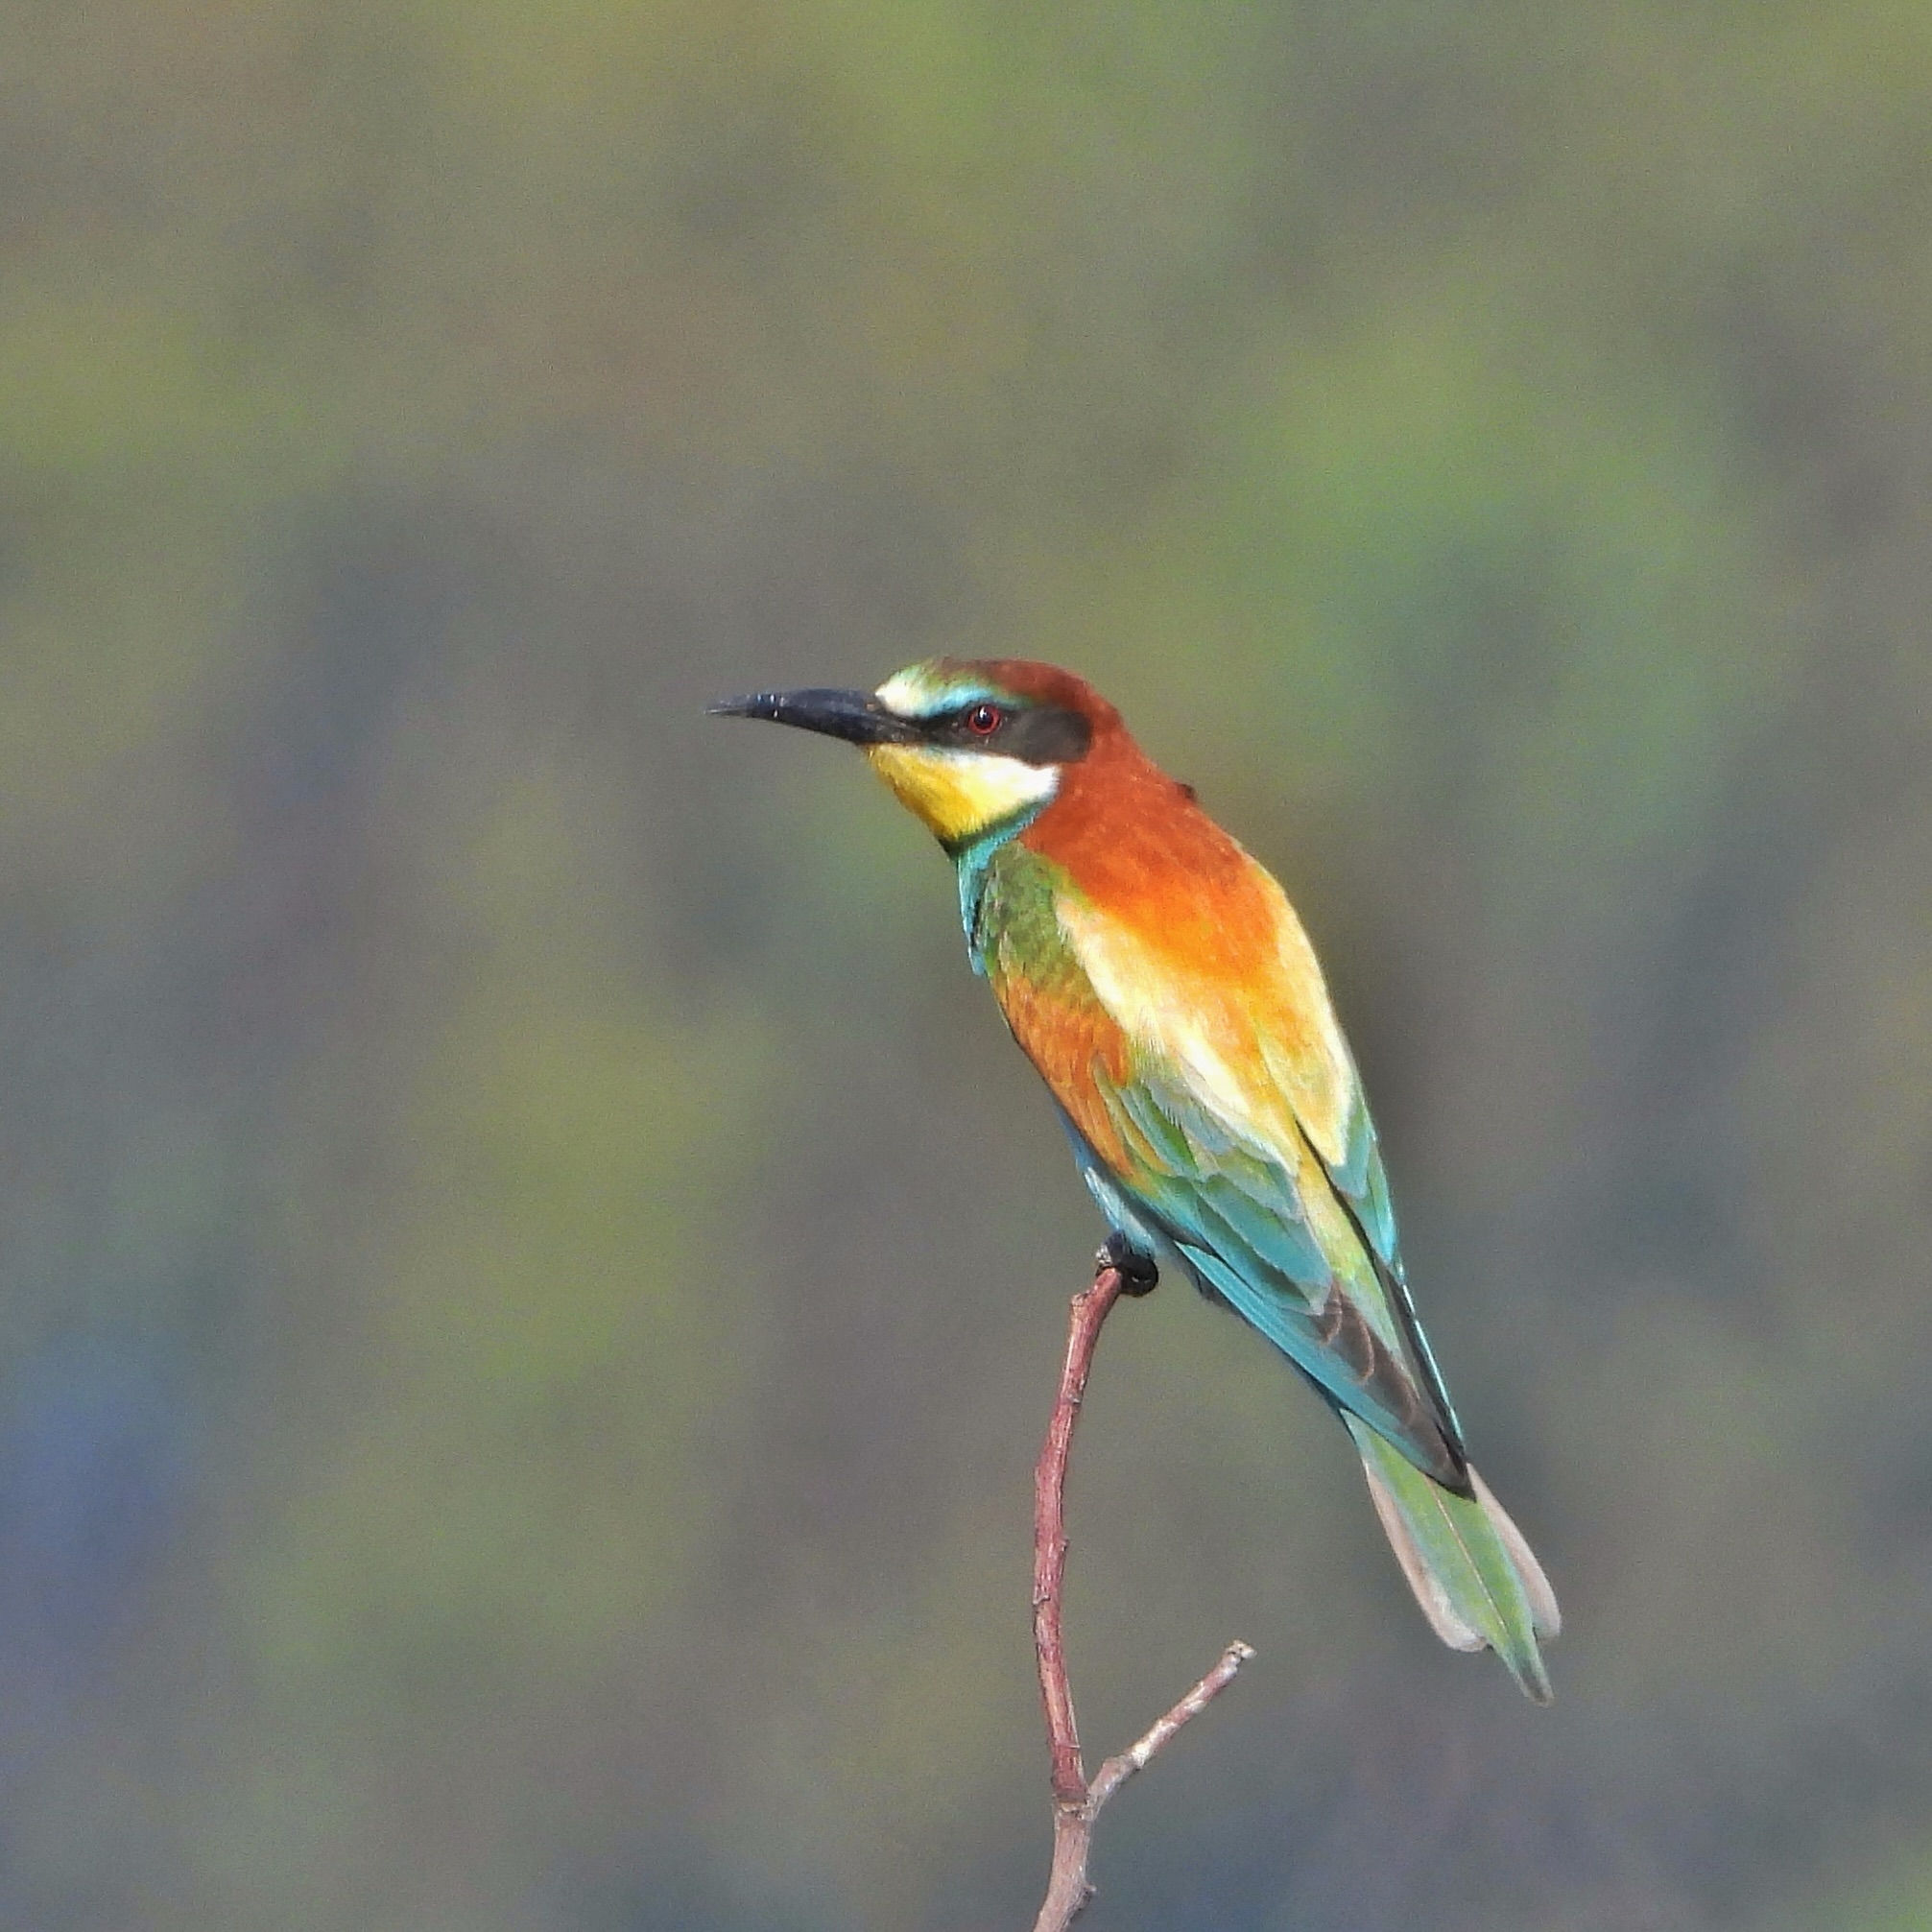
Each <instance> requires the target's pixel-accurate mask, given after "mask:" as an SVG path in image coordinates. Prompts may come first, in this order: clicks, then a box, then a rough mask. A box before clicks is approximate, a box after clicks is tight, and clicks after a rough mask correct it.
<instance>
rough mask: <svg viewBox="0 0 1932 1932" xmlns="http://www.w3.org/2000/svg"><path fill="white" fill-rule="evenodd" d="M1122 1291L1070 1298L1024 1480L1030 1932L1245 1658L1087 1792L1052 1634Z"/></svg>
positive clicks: (1214, 1675)
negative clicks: (1032, 1763) (1036, 1867)
mask: <svg viewBox="0 0 1932 1932" xmlns="http://www.w3.org/2000/svg"><path fill="white" fill-rule="evenodd" d="M1124 1286H1125V1282H1124V1280H1123V1277H1122V1276H1121V1273H1120V1271H1119V1270H1118V1269H1117V1268H1114V1267H1112V1266H1111V1265H1109V1263H1108V1262H1107V1261H1106V1260H1105V1259H1103V1261H1102V1263H1101V1265H1100V1267H1099V1269H1098V1270H1097V1271H1096V1273H1095V1275H1094V1277H1093V1285H1092V1286H1091V1287H1090V1288H1086V1289H1083V1290H1082V1292H1081V1293H1080V1294H1078V1295H1076V1296H1075V1297H1074V1298H1073V1304H1072V1309H1071V1313H1070V1318H1069V1321H1068V1324H1067V1333H1066V1359H1065V1362H1064V1363H1063V1365H1062V1366H1061V1373H1060V1391H1059V1394H1058V1395H1056V1397H1055V1399H1054V1405H1053V1415H1052V1417H1051V1419H1049V1421H1048V1423H1047V1429H1046V1441H1045V1442H1044V1443H1042V1444H1041V1445H1040V1451H1039V1462H1038V1466H1037V1467H1035V1470H1034V1480H1033V1504H1034V1508H1033V1529H1034V1545H1033V1640H1034V1652H1035V1655H1036V1657H1037V1658H1038V1664H1039V1696H1040V1704H1041V1705H1042V1707H1043V1708H1044V1710H1045V1712H1046V1733H1047V1745H1048V1749H1049V1751H1050V1752H1051V1753H1052V1762H1053V1869H1052V1872H1051V1873H1050V1875H1049V1878H1048V1881H1047V1890H1046V1898H1045V1900H1044V1901H1043V1903H1042V1904H1041V1906H1040V1908H1039V1917H1038V1919H1037V1920H1035V1921H1034V1932H1066V1928H1067V1927H1068V1926H1070V1925H1071V1924H1072V1923H1073V1921H1074V1920H1075V1919H1077V1918H1078V1917H1079V1916H1080V1914H1081V1912H1082V1911H1083V1910H1085V1906H1086V1902H1087V1900H1088V1899H1089V1898H1091V1897H1092V1896H1093V1885H1092V1882H1091V1881H1090V1880H1089V1879H1088V1877H1087V1858H1088V1853H1089V1850H1090V1849H1091V1846H1092V1842H1093V1822H1094V1820H1095V1819H1096V1818H1097V1817H1099V1815H1100V1810H1101V1807H1102V1806H1103V1805H1104V1804H1106V1802H1107V1801H1108V1800H1109V1799H1110V1798H1111V1797H1112V1796H1113V1794H1114V1793H1115V1792H1116V1791H1118V1790H1119V1789H1120V1787H1121V1786H1122V1785H1123V1784H1125V1783H1126V1782H1127V1780H1128V1779H1129V1778H1130V1777H1133V1775H1134V1773H1135V1772H1137V1771H1143V1770H1145V1769H1146V1767H1147V1765H1148V1764H1149V1763H1150V1762H1151V1761H1152V1759H1153V1758H1154V1757H1155V1756H1156V1755H1157V1753H1159V1752H1160V1751H1161V1750H1163V1749H1164V1748H1165V1747H1166V1745H1167V1744H1168V1743H1169V1741H1170V1740H1171V1739H1172V1738H1173V1737H1174V1735H1175V1733H1176V1732H1177V1731H1179V1730H1180V1729H1181V1726H1183V1725H1184V1724H1187V1723H1189V1722H1190V1721H1191V1720H1192V1719H1194V1718H1196V1717H1199V1716H1200V1715H1201V1713H1202V1712H1203V1711H1204V1710H1205V1709H1206V1708H1207V1706H1208V1705H1210V1704H1212V1703H1213V1702H1214V1700H1215V1699H1216V1698H1217V1697H1219V1696H1220V1695H1221V1693H1222V1692H1223V1691H1224V1690H1226V1689H1227V1687H1228V1684H1229V1683H1231V1682H1233V1681H1234V1676H1235V1673H1236V1672H1237V1671H1239V1670H1240V1668H1241V1666H1242V1665H1243V1664H1244V1663H1246V1662H1247V1661H1248V1659H1249V1658H1252V1656H1253V1655H1254V1653H1253V1651H1252V1650H1251V1649H1250V1648H1249V1647H1248V1645H1246V1644H1245V1643H1231V1644H1229V1645H1228V1648H1227V1649H1226V1650H1225V1651H1223V1652H1222V1654H1221V1660H1220V1662H1218V1663H1217V1664H1216V1665H1215V1666H1214V1668H1213V1669H1212V1670H1210V1671H1209V1672H1208V1673H1207V1675H1206V1676H1205V1677H1204V1678H1203V1679H1202V1680H1201V1682H1199V1683H1197V1684H1196V1685H1195V1686H1194V1688H1193V1689H1192V1690H1190V1691H1189V1692H1188V1693H1187V1695H1186V1696H1185V1697H1183V1698H1182V1699H1181V1702H1180V1703H1179V1704H1177V1705H1175V1706H1174V1708H1173V1709H1172V1710H1170V1711H1169V1712H1167V1714H1166V1715H1165V1716H1164V1717H1161V1718H1159V1719H1157V1721H1156V1722H1155V1723H1154V1724H1153V1725H1152V1726H1151V1727H1150V1728H1149V1729H1148V1730H1147V1732H1146V1734H1145V1735H1144V1736H1142V1737H1141V1738H1140V1739H1139V1740H1138V1741H1137V1742H1136V1743H1135V1744H1133V1746H1131V1747H1130V1748H1129V1749H1128V1750H1126V1751H1124V1752H1122V1753H1119V1755H1118V1756H1115V1757H1109V1759H1108V1760H1107V1762H1106V1763H1105V1764H1103V1765H1102V1766H1101V1767H1100V1772H1099V1775H1098V1776H1097V1777H1095V1778H1094V1780H1093V1782H1092V1783H1091V1784H1088V1782H1087V1781H1086V1768H1085V1764H1084V1763H1083V1762H1082V1760H1081V1754H1080V1727H1079V1724H1078V1722H1077V1721H1076V1719H1075V1716H1074V1709H1073V1692H1072V1689H1071V1687H1070V1686H1069V1684H1068V1682H1067V1674H1066V1650H1065V1645H1064V1643H1063V1641H1062V1639H1061V1591H1062V1588H1063V1586H1064V1584H1065V1581H1066V1516H1065V1500H1066V1470H1067V1464H1068V1461H1069V1459H1070V1458H1071V1456H1072V1453H1073V1429H1074V1424H1075V1422H1076V1421H1078V1419H1079V1418H1080V1405H1081V1401H1082V1399H1083V1398H1084V1396H1085V1394H1086V1377H1087V1371H1088V1370H1090V1369H1091V1368H1092V1366H1093V1351H1094V1348H1095V1346H1096V1344H1098V1342H1099V1340H1100V1329H1101V1324H1103V1323H1104V1322H1105V1321H1106V1320H1107V1318H1108V1316H1109V1313H1111V1311H1112V1308H1113V1304H1114V1303H1115V1301H1117V1300H1119V1299H1120V1296H1121V1292H1122V1290H1123V1288H1124Z"/></svg>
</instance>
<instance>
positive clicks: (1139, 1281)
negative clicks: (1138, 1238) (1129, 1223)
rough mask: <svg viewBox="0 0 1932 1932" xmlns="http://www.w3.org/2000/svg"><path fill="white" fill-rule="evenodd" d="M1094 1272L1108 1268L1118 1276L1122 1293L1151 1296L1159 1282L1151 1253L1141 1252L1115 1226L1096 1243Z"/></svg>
mask: <svg viewBox="0 0 1932 1932" xmlns="http://www.w3.org/2000/svg"><path fill="white" fill-rule="evenodd" d="M1093 1265H1094V1270H1095V1272H1096V1273H1105V1272H1106V1270H1108V1269H1109V1268H1111V1269H1112V1270H1113V1271H1114V1273H1115V1274H1116V1275H1118V1276H1120V1292H1121V1293H1122V1294H1123V1295H1151V1294H1153V1293H1154V1291H1155V1290H1156V1289H1157V1287H1159V1285H1160V1270H1159V1269H1158V1268H1157V1267H1156V1266H1155V1265H1154V1256H1153V1255H1151V1254H1146V1253H1143V1252H1141V1251H1140V1250H1139V1249H1138V1248H1136V1247H1134V1246H1133V1243H1132V1242H1131V1241H1129V1240H1128V1238H1127V1236H1126V1235H1124V1234H1123V1233H1121V1232H1120V1230H1119V1229H1118V1228H1115V1229H1114V1231H1113V1232H1112V1233H1111V1234H1109V1236H1108V1237H1107V1239H1106V1240H1105V1241H1103V1242H1102V1243H1101V1244H1100V1248H1099V1251H1098V1252H1096V1253H1095V1255H1094V1257H1093Z"/></svg>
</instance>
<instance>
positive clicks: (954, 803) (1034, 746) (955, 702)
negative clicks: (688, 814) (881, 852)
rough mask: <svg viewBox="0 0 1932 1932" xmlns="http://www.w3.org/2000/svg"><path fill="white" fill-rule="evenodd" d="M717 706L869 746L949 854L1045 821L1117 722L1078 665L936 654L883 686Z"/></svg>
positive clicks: (772, 695) (881, 770)
mask: <svg viewBox="0 0 1932 1932" xmlns="http://www.w3.org/2000/svg"><path fill="white" fill-rule="evenodd" d="M711 710H712V712H713V713H714V714H716V715H719V716H722V717H727V718H768V719H770V720H771V721H772V722H773V723H774V724H777V725H797V726H799V727H801V728H802V729H804V730H807V731H823V733H824V734H825V735H826V736H827V737H832V738H844V739H846V740H847V741H848V742H849V743H851V744H854V745H857V746H859V747H861V748H862V749H863V750H864V751H865V754H866V756H867V758H868V759H869V760H870V761H871V767H872V769H873V771H875V772H876V773H878V775H879V776H880V777H882V778H883V779H884V780H885V781H886V783H887V784H888V785H890V786H891V787H892V789H893V792H894V795H895V796H896V797H897V799H899V802H900V803H901V804H903V805H904V806H906V808H907V809H908V810H909V811H911V812H912V813H913V814H914V815H915V816H916V817H917V818H918V820H919V821H920V822H921V823H923V824H924V825H925V826H926V827H927V828H928V829H929V830H930V831H932V832H933V833H934V834H935V836H936V837H937V838H938V839H939V841H940V843H941V844H942V846H944V847H946V849H947V850H948V851H952V852H959V851H964V850H965V849H966V847H970V846H972V845H974V844H976V843H977V842H978V841H979V840H981V839H984V838H986V837H987V836H988V835H989V834H991V833H995V832H998V831H1000V830H1001V829H1003V828H1005V827H1008V826H1012V827H1014V829H1017V828H1018V827H1019V826H1020V825H1023V824H1025V823H1027V822H1029V821H1030V820H1032V819H1034V818H1036V817H1037V816H1038V814H1039V813H1040V812H1041V811H1042V810H1043V809H1044V808H1045V807H1046V806H1047V805H1048V804H1050V803H1051V802H1052V800H1053V799H1054V797H1055V795H1056V794H1057V793H1058V792H1059V790H1060V786H1061V776H1062V774H1063V773H1064V771H1065V768H1066V767H1067V766H1069V765H1075V764H1078V763H1079V762H1080V760H1081V759H1083V758H1085V756H1086V754H1087V752H1088V751H1089V750H1090V749H1091V747H1092V745H1093V741H1094V738H1095V736H1096V735H1097V734H1098V733H1100V732H1102V731H1104V730H1106V729H1108V728H1109V727H1111V726H1117V724H1118V722H1119V721H1118V718H1117V717H1116V715H1115V713H1114V711H1113V707H1112V706H1111V705H1109V704H1108V703H1107V702H1106V700H1104V699H1103V698H1101V697H1100V696H1099V695H1098V694H1097V693H1096V692H1094V691H1093V690H1092V689H1091V688H1089V687H1088V686H1087V685H1086V684H1085V683H1084V682H1083V681H1082V680H1080V679H1078V678H1076V677H1074V676H1073V674H1072V673H1071V672H1068V671H1060V670H1056V669H1055V668H1054V667H1053V666H1052V665H1050V664H1030V663H1026V662H1023V661H1021V660H1018V659H1014V658H1002V659H998V660H994V661H990V662H967V661H965V660H963V659H960V658H954V657H933V658H928V659H927V660H926V661H925V662H924V663H920V664H912V665H908V666H907V668H906V669H905V670H903V671H901V672H899V673H898V674H897V675H896V676H894V677H892V678H888V679H887V680H886V681H885V682H884V683H883V684H881V685H880V686H879V688H878V689H877V690H876V691H871V692H867V691H761V692H759V693H757V694H756V695H755V696H753V697H750V698H731V699H727V700H726V701H725V703H723V704H713V705H712V706H711Z"/></svg>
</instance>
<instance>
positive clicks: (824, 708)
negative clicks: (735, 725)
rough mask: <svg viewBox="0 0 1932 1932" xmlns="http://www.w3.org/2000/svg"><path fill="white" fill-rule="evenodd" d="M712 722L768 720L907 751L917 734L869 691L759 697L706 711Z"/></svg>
mask: <svg viewBox="0 0 1932 1932" xmlns="http://www.w3.org/2000/svg"><path fill="white" fill-rule="evenodd" d="M706 709H707V710H708V711H709V713H710V715H711V716H712V717H714V718H769V719H770V720H771V721H772V723H773V724H775V725H797V726H798V727H799V729H800V730H805V731H823V733H824V734H825V736H826V737H828V738H844V739H845V740H846V741H847V743H848V744H853V745H910V744H913V743H915V742H916V741H917V740H918V731H917V730H916V729H915V728H914V727H912V726H911V725H909V724H908V723H907V722H906V721H905V720H904V719H903V718H895V717H894V715H893V714H892V712H890V711H888V710H887V709H886V707H885V706H884V705H883V704H880V703H879V701H878V700H877V699H876V698H874V697H873V696H872V694H871V692H870V691H759V692H756V693H755V694H753V695H752V696H751V697H750V698H726V699H724V700H723V701H721V702H720V703H718V704H712V705H708V706H707V707H706Z"/></svg>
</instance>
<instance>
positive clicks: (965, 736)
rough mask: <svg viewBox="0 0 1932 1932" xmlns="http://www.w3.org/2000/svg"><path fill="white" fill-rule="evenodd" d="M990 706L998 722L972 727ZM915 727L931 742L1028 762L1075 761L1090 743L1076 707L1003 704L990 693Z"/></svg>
mask: <svg viewBox="0 0 1932 1932" xmlns="http://www.w3.org/2000/svg"><path fill="white" fill-rule="evenodd" d="M988 709H991V710H994V711H996V712H998V713H999V722H998V723H997V724H996V725H995V726H994V727H992V728H991V729H990V730H986V729H980V730H975V729H974V728H973V727H972V724H971V722H970V721H971V719H972V718H973V717H974V715H975V714H979V713H984V712H985V711H986V710H988ZM981 722H982V724H984V722H985V721H984V718H983V717H982V721H981ZM919 729H920V730H921V732H922V733H923V735H924V736H925V738H926V739H927V741H928V742H929V743H931V744H935V745H948V746H963V747H965V748H966V749H967V750H970V751H996V752H998V753H999V755H1000V756H1002V757H1006V758H1018V759H1020V760H1021V761H1022V762H1024V763H1026V764H1029V765H1071V764H1075V763H1077V762H1078V761H1079V760H1080V759H1082V758H1084V757H1085V755H1086V751H1087V747H1088V746H1089V745H1090V744H1091V743H1092V742H1093V727H1092V726H1090V725H1089V724H1088V723H1087V722H1086V720H1085V718H1083V717H1082V716H1081V715H1080V713H1079V712H1078V711H1068V710H1063V709H1061V707H1060V706H1058V705H1055V704H1000V703H999V702H998V701H997V700H994V699H989V698H975V699H974V700H973V701H972V703H971V704H965V705H962V706H961V707H960V708H959V709H958V710H956V711H946V712H942V713H941V714H940V716H938V717H937V718H933V719H930V720H928V721H927V722H926V723H925V724H924V725H922V726H921V727H919Z"/></svg>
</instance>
